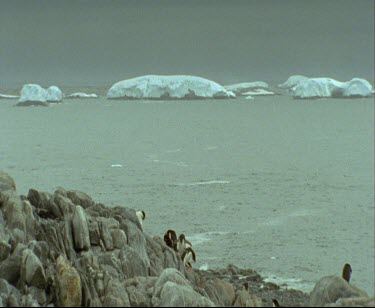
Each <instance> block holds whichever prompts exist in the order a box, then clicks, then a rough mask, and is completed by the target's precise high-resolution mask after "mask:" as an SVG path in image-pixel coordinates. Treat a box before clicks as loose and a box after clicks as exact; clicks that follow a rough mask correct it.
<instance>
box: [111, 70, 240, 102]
mask: <svg viewBox="0 0 375 308" xmlns="http://www.w3.org/2000/svg"><path fill="white" fill-rule="evenodd" d="M234 97H235V94H234V93H233V92H231V91H227V90H226V89H225V88H224V87H223V86H221V85H219V84H218V83H216V82H214V81H210V80H207V79H204V78H201V77H196V76H185V75H176V76H159V75H147V76H141V77H137V78H132V79H127V80H123V81H120V82H117V83H115V84H114V85H113V86H112V87H111V88H110V89H109V90H108V93H107V98H108V99H128V100H130V99H161V100H166V99H185V100H186V99H206V98H234Z"/></svg>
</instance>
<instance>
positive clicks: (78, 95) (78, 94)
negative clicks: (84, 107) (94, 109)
mask: <svg viewBox="0 0 375 308" xmlns="http://www.w3.org/2000/svg"><path fill="white" fill-rule="evenodd" d="M98 97H99V96H98V95H97V94H95V93H91V94H86V93H82V92H77V93H73V94H70V95H68V96H66V97H65V98H70V99H73V98H79V99H85V98H98Z"/></svg>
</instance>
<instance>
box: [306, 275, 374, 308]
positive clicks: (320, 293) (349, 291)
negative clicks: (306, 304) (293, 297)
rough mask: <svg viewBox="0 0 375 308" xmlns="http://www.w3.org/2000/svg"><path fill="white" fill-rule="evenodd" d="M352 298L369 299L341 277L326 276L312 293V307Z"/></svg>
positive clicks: (363, 292) (364, 293)
mask: <svg viewBox="0 0 375 308" xmlns="http://www.w3.org/2000/svg"><path fill="white" fill-rule="evenodd" d="M351 297H367V298H368V295H367V293H366V292H365V291H363V290H361V289H358V288H357V287H355V286H353V285H352V284H349V283H348V282H347V281H346V280H344V279H343V278H342V277H339V276H326V277H323V278H321V279H320V280H319V281H318V282H317V283H316V284H315V287H314V289H313V290H312V291H311V293H310V306H312V307H323V306H324V305H327V304H332V303H336V302H337V300H338V299H344V298H351Z"/></svg>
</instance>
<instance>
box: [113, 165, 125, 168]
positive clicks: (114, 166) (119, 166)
mask: <svg viewBox="0 0 375 308" xmlns="http://www.w3.org/2000/svg"><path fill="white" fill-rule="evenodd" d="M111 167H112V168H121V167H122V165H121V164H112V165H111Z"/></svg>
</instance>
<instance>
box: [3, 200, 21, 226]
mask: <svg viewBox="0 0 375 308" xmlns="http://www.w3.org/2000/svg"><path fill="white" fill-rule="evenodd" d="M3 213H4V216H5V220H6V222H7V227H8V228H9V229H15V228H17V229H20V230H21V231H23V232H25V231H26V218H25V215H24V212H23V205H22V201H21V199H20V198H19V197H17V196H16V195H15V194H12V195H10V196H9V199H8V200H7V201H6V202H5V204H3Z"/></svg>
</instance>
